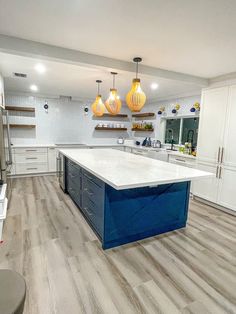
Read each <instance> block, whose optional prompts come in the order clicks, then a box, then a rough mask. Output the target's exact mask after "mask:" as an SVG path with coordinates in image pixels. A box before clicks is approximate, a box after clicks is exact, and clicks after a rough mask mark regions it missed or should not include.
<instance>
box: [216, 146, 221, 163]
mask: <svg viewBox="0 0 236 314" xmlns="http://www.w3.org/2000/svg"><path fill="white" fill-rule="evenodd" d="M220 150H221V149H220V147H219V149H218V156H217V161H218V162H220Z"/></svg>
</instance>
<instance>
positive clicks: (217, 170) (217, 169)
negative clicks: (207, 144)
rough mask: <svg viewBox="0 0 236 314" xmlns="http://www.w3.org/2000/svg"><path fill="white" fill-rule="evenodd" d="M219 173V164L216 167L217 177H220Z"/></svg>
mask: <svg viewBox="0 0 236 314" xmlns="http://www.w3.org/2000/svg"><path fill="white" fill-rule="evenodd" d="M218 174H219V166H217V168H216V178H218Z"/></svg>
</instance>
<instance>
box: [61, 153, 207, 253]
mask: <svg viewBox="0 0 236 314" xmlns="http://www.w3.org/2000/svg"><path fill="white" fill-rule="evenodd" d="M60 153H61V154H62V155H63V156H64V159H65V160H64V169H63V170H64V180H65V192H67V193H68V194H69V195H70V197H71V198H72V199H73V201H74V202H75V203H76V204H77V206H78V207H79V209H80V210H81V212H82V214H83V215H84V217H85V218H86V220H87V222H88V223H89V224H90V226H91V227H92V228H93V230H94V231H95V232H96V234H97V236H98V237H99V239H100V240H101V242H102V247H103V249H107V248H111V247H115V246H118V245H121V244H125V243H129V242H132V241H137V240H140V239H143V238H146V237H150V236H154V235H157V234H160V233H164V232H168V231H171V230H175V229H179V228H182V227H185V226H186V221H187V215H188V203H189V193H190V181H191V180H195V179H202V178H204V177H209V176H212V174H210V173H207V172H203V171H199V170H196V169H190V168H186V167H183V166H179V165H174V164H169V163H167V162H163V161H159V160H153V159H149V158H146V157H142V156H137V155H133V154H130V153H126V152H122V151H116V150H113V149H93V150H89V149H62V150H60Z"/></svg>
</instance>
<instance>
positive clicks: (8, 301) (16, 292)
mask: <svg viewBox="0 0 236 314" xmlns="http://www.w3.org/2000/svg"><path fill="white" fill-rule="evenodd" d="M25 294H26V284H25V280H24V278H23V277H22V276H21V275H20V274H18V273H17V272H15V271H12V270H9V269H0V313H4V314H8V313H9V314H10V313H18V312H17V310H18V309H20V308H22V305H23V303H24V300H25Z"/></svg>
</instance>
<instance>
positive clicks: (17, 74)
mask: <svg viewBox="0 0 236 314" xmlns="http://www.w3.org/2000/svg"><path fill="white" fill-rule="evenodd" d="M13 75H14V76H15V77H21V78H26V77H27V74H25V73H18V72H13Z"/></svg>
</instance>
